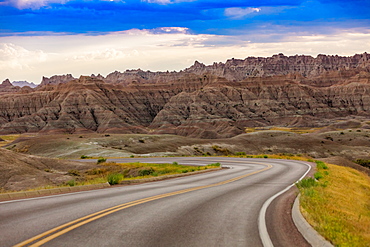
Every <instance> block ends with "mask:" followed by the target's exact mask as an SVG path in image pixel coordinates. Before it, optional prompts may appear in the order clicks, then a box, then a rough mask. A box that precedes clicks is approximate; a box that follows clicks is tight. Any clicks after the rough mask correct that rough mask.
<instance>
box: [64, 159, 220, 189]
mask: <svg viewBox="0 0 370 247" xmlns="http://www.w3.org/2000/svg"><path fill="white" fill-rule="evenodd" d="M218 167H220V164H219V163H215V164H209V165H207V166H185V165H179V164H177V163H176V162H174V163H172V164H152V163H140V162H136V163H112V162H109V163H101V165H100V166H99V167H97V168H94V169H91V170H89V171H87V172H86V174H83V179H82V178H81V176H82V174H79V173H78V172H76V174H75V177H76V179H75V180H71V181H69V183H70V185H71V186H74V185H84V184H94V183H104V182H109V183H110V184H111V185H113V184H118V183H120V182H121V181H123V180H133V179H141V178H150V177H158V176H162V175H171V174H181V173H188V172H194V171H201V170H206V169H210V168H218ZM70 173H71V174H73V173H74V171H70Z"/></svg>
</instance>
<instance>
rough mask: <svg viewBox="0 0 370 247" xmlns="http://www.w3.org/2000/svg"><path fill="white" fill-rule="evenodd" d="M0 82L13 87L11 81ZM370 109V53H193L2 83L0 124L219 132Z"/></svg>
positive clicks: (25, 128)
mask: <svg viewBox="0 0 370 247" xmlns="http://www.w3.org/2000/svg"><path fill="white" fill-rule="evenodd" d="M68 78H69V79H71V80H70V81H68V82H67V80H69V79H68ZM3 84H4V83H3ZM3 84H2V85H3ZM1 88H8V89H9V85H8V83H5V86H2V87H0V91H1V90H2V89H1ZM14 88H15V87H14ZM8 89H7V90H8ZM18 89H19V87H18ZM369 113H370V55H369V54H367V53H364V54H361V55H355V56H352V57H338V56H324V55H319V56H318V57H317V58H312V57H309V56H293V57H286V56H284V55H282V54H279V55H275V56H273V57H270V58H247V59H245V60H236V59H231V60H228V61H227V62H226V63H225V64H222V63H218V64H213V65H211V66H205V65H203V64H201V63H199V62H195V64H194V65H193V66H191V67H190V68H188V69H185V70H184V71H180V72H150V71H146V72H145V71H142V70H131V71H126V72H124V73H120V72H114V73H112V74H110V75H108V76H107V77H106V78H104V77H103V76H101V75H98V76H94V75H92V76H90V77H86V76H81V77H80V78H79V79H74V78H73V77H72V75H66V76H55V77H51V78H50V79H48V78H46V79H45V78H44V80H43V83H42V85H40V86H39V87H37V88H36V89H29V90H28V91H24V90H23V91H22V90H15V91H14V92H12V91H3V93H2V96H1V98H0V133H2V134H6V133H25V132H62V133H75V132H99V133H101V132H111V133H171V134H177V135H183V136H191V137H202V138H222V137H230V136H235V135H237V134H240V133H243V131H244V128H245V127H251V126H271V125H278V126H307V127H315V126H322V125H326V124H329V123H332V122H333V121H335V120H336V119H338V118H348V117H361V116H362V117H368V116H369Z"/></svg>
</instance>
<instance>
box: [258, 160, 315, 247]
mask: <svg viewBox="0 0 370 247" xmlns="http://www.w3.org/2000/svg"><path fill="white" fill-rule="evenodd" d="M302 163H303V164H305V165H306V166H308V169H307V171H306V172H305V173H304V174H303V175H302V177H300V178H299V179H298V180H297V181H296V182H294V183H293V184H291V185H289V186H288V187H286V188H285V189H283V190H282V191H280V192H278V193H276V194H275V195H273V196H271V197H270V198H269V199H267V201H265V203H264V204H263V205H262V208H261V211H260V214H259V216H258V231H259V234H260V238H261V240H262V244H263V246H264V247H273V246H274V245H273V244H272V241H271V238H270V235H269V234H268V231H267V226H266V211H267V208H268V206H270V204H271V202H272V201H273V200H274V199H275V198H276V197H278V196H280V195H281V194H283V193H285V192H286V191H288V190H289V189H290V188H291V187H293V186H294V185H295V184H296V183H297V182H299V181H301V180H302V179H303V178H304V177H305V176H306V175H307V174H308V173H309V172H310V170H311V166H310V165H309V164H307V163H304V162H302Z"/></svg>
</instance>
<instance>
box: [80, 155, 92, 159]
mask: <svg viewBox="0 0 370 247" xmlns="http://www.w3.org/2000/svg"><path fill="white" fill-rule="evenodd" d="M88 158H90V157H89V156H86V155H81V159H88Z"/></svg>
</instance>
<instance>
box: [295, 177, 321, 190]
mask: <svg viewBox="0 0 370 247" xmlns="http://www.w3.org/2000/svg"><path fill="white" fill-rule="evenodd" d="M296 185H297V187H298V188H299V189H307V188H311V187H314V186H316V185H317V182H316V180H315V179H313V178H304V179H302V180H301V181H299V182H298V183H296Z"/></svg>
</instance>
